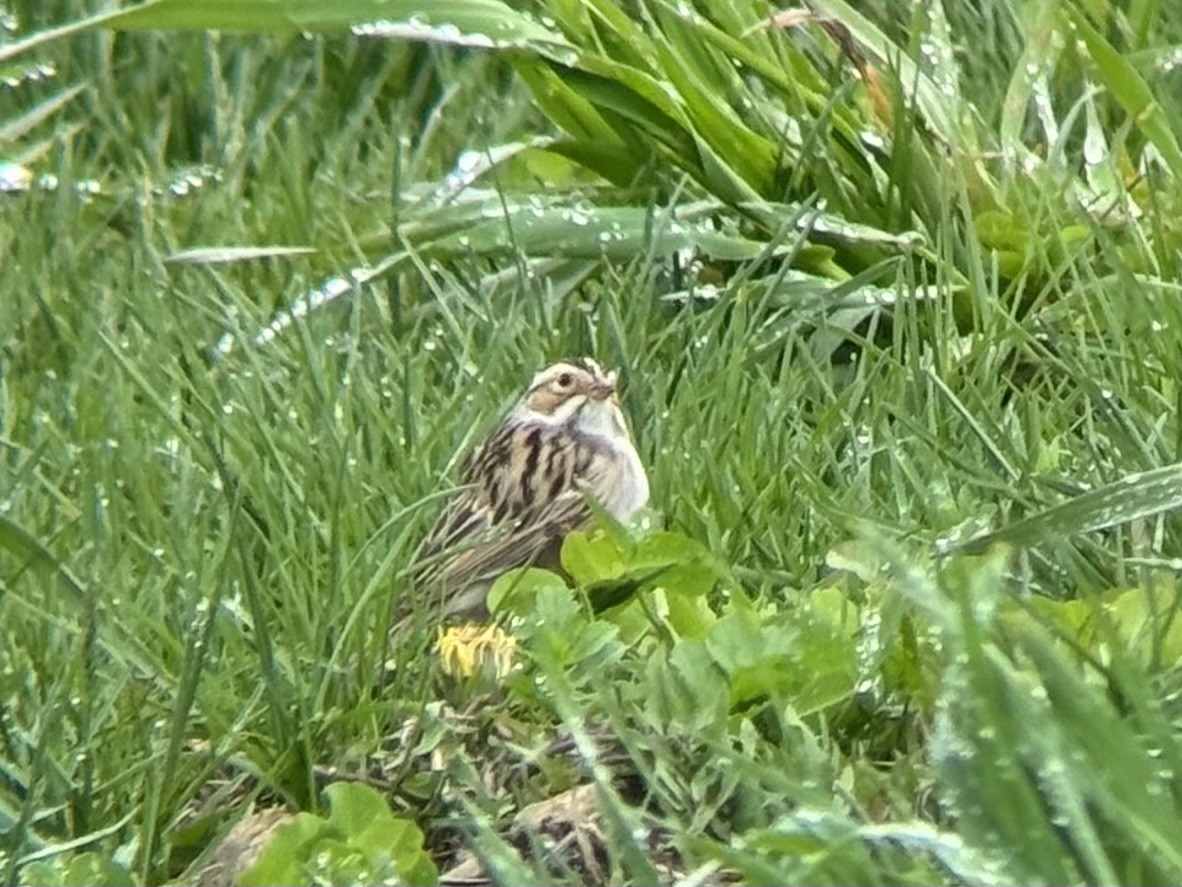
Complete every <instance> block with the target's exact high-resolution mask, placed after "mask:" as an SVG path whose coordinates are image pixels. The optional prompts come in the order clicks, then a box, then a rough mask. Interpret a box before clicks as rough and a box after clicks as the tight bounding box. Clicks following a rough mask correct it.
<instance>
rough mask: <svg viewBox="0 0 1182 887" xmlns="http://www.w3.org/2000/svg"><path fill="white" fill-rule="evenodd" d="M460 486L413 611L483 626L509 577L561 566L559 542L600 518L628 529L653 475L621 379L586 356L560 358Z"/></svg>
mask: <svg viewBox="0 0 1182 887" xmlns="http://www.w3.org/2000/svg"><path fill="white" fill-rule="evenodd" d="M460 475H461V476H460V480H461V487H460V488H459V490H458V492H457V493H456V494H455V495H454V496H453V498H452V499H451V500H450V501H449V502H448V503H447V504H446V505H445V506H444V508H443V510H442V511H441V512H440V514H439V516H438V518H437V519H436V521H435V524H434V526H433V527H432V528H431V530H430V531H429V532H428V533H427V535H426V536H425V537H424V538H423V541H422V542H421V544H420V545H419V547H418V549H417V551H416V552H415V554H414V556H413V557H412V564H413V565H414V566H412V568H411V570H410V576H411V585H412V588H413V591H414V593H413V594H412V595H411V601H410V602H411V603H412V605H415V604H418V605H424V606H426V607H427V608H428V610H427V612H428V613H432V614H434V615H437V616H439V617H441V618H443V619H446V618H448V617H464V618H482V617H484V616H486V615H487V605H486V596H487V593H488V590H489V589H490V588H491V587H492V584H493V582H495V580H496V579H497V577H499V576H500V575H502V574H503V573H505V572H507V571H509V570H511V569H514V568H515V567H521V566H542V567H550V568H557V566H558V552H559V549H560V548H561V545H562V541H563V539H564V538H565V537H566V536H567V535H568V534H570V533H571V532H572V531H574V530H578V529H582V528H585V527H587V526H588V525H590V524H591V523H592V522H593V520H594V519H595V517H596V511H598V510H602V511H603V512H606V513H607V514H608V515H610V516H611V517H612V518H614V519H615V520H617V521H620V522H625V521H628V520H629V519H630V518H631V517H632V516H633V515H635V514H636V512H638V511H639V510H640V509H641V508H643V507H644V506H645V505H646V504H647V503H648V499H649V483H648V475H647V474H646V473H645V470H644V465H643V463H642V462H641V460H640V455H639V454H638V453H637V451H636V446H635V444H634V443H633V440H632V434H631V432H630V431H629V428H628V422H627V419H626V418H625V416H624V412H623V410H622V409H621V407H620V400H619V386H618V373H617V372H616V371H615V370H612V371H605V370H604V368H603V367H602V366H600V365H599V363H597V362H596V361H595V360H593V359H592V358H590V357H581V358H575V359H567V360H560V361H559V362H557V363H555V364H552V365H551V366H548V367H546V368H545V369H543V370H542V371H541V372H539V373H537V374H536V375H534V377H533V379H532V380H531V381H530V383H529V387H527V388H526V389H525V391H524V392H523V393H522V394H521V396H520V397H519V398H518V400H517V402H516V403H515V404H514V406H513V408H512V409H511V410H509V412H508V413H507V414H506V415H504V416H503V417H502V418H501V419H500V421H499V422H497V424H496V425H495V426H494V427H493V428H492V430H491V431H490V432H489V433H488V434H487V435H486V436H485V437H484V439H483V440H482V441H481V442H480V443H479V444H478V445H477V446H476V448H475V449H474V450H473V451H472V452H471V453H470V454H469V456H468V457H467V458H466V459H465V460H464V463H463V467H462V469H461V472H460Z"/></svg>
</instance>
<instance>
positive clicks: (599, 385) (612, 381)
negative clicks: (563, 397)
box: [587, 373, 616, 400]
mask: <svg viewBox="0 0 1182 887" xmlns="http://www.w3.org/2000/svg"><path fill="white" fill-rule="evenodd" d="M615 393H616V374H615V373H611V374H610V375H609V376H608V377H607V378H606V379H597V380H595V381H594V382H592V383H591V388H590V389H589V390H588V391H587V396H588V397H590V398H591V399H592V400H607V399H608V398H609V397H611V396H612V395H613V394H615Z"/></svg>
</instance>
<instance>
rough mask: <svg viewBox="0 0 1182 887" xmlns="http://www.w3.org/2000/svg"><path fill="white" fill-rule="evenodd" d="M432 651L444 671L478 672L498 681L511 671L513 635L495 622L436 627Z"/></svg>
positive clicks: (461, 674)
mask: <svg viewBox="0 0 1182 887" xmlns="http://www.w3.org/2000/svg"><path fill="white" fill-rule="evenodd" d="M435 652H436V654H438V656H439V662H440V665H441V666H442V668H443V671H444V673H445V674H448V675H450V676H452V677H460V678H470V677H472V676H473V675H475V674H477V673H478V672H479V673H483V674H491V675H492V676H493V678H494V679H495V680H496V681H498V682H499V681H502V680H504V679H505V677H506V676H508V675H509V673H510V672H512V671H513V666H514V660H515V654H516V652H517V638H515V637H513V635H511V634H509V633H507V632H506V631H504V630H503V629H502V628H500V627H499V626H496V625H477V624H475V623H469V624H467V625H457V626H453V627H451V628H446V629H445V628H443V627H440V629H439V640H437V641H436V642H435Z"/></svg>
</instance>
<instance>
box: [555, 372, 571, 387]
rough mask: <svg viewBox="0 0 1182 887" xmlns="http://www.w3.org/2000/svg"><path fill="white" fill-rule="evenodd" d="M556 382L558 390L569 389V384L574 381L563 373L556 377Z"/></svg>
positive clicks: (567, 374)
mask: <svg viewBox="0 0 1182 887" xmlns="http://www.w3.org/2000/svg"><path fill="white" fill-rule="evenodd" d="M557 381H558V387H559V388H570V386H571V383H572V382H573V381H574V379H573V378H572V377H571V374H570V373H563V374H562V375H561V376H559V377H558V380H557Z"/></svg>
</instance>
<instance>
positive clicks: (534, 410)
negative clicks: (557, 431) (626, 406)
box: [521, 357, 619, 425]
mask: <svg viewBox="0 0 1182 887" xmlns="http://www.w3.org/2000/svg"><path fill="white" fill-rule="evenodd" d="M521 405H522V406H523V407H524V408H525V409H526V410H527V411H528V412H529V413H531V414H532V415H533V416H534V418H536V419H540V420H542V421H544V422H546V423H548V424H555V425H560V424H563V423H566V422H569V421H571V420H572V419H574V418H576V417H578V416H581V414H583V413H585V412H587V408H588V407H590V412H591V413H599V412H601V411H602V412H605V413H607V414H610V413H612V412H614V411H616V410H618V409H619V405H618V402H617V400H616V372H615V370H611V371H610V372H605V371H604V369H603V367H601V366H600V365H599V364H598V363H596V362H595V361H594V360H592V359H591V358H589V357H580V358H578V359H576V360H564V361H560V362H559V363H556V364H554V365H553V366H549V367H546V369H544V370H542V371H541V372H540V373H538V374H537V375H536V376H534V379H533V381H532V382H531V383H530V385H529V389H528V390H527V391H526V392H525V396H524V397H523V398H522V400H521Z"/></svg>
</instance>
